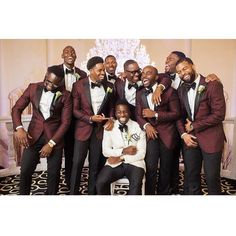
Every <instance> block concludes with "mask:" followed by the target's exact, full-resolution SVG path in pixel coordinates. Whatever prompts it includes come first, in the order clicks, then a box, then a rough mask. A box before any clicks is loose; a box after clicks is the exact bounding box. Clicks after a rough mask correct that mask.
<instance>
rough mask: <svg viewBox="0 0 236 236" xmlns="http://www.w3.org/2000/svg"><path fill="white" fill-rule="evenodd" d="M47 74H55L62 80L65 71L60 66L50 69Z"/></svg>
mask: <svg viewBox="0 0 236 236" xmlns="http://www.w3.org/2000/svg"><path fill="white" fill-rule="evenodd" d="M47 72H48V73H53V74H54V75H56V76H57V77H58V78H60V80H62V79H64V70H63V69H62V68H61V67H60V66H58V65H55V66H50V67H48V69H47Z"/></svg>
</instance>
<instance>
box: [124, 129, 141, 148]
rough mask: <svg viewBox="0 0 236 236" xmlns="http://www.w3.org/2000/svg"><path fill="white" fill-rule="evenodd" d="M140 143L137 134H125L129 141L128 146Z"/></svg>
mask: <svg viewBox="0 0 236 236" xmlns="http://www.w3.org/2000/svg"><path fill="white" fill-rule="evenodd" d="M132 139H133V141H136V142H137V141H138V140H139V139H140V136H139V135H138V134H137V133H134V134H130V133H129V132H128V133H126V134H125V140H126V141H127V143H128V145H129V144H130V143H132V142H133V141H132Z"/></svg>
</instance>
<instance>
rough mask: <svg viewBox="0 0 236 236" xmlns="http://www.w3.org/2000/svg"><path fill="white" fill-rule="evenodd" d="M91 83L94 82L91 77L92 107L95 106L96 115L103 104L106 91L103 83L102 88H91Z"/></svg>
mask: <svg viewBox="0 0 236 236" xmlns="http://www.w3.org/2000/svg"><path fill="white" fill-rule="evenodd" d="M91 83H94V82H93V81H92V80H91V79H90V77H89V88H90V94H91V101H92V107H93V112H94V114H95V115H96V114H97V112H98V111H99V109H100V107H101V105H102V102H103V99H104V97H105V94H106V93H105V90H104V87H103V85H101V86H100V88H99V87H94V88H91Z"/></svg>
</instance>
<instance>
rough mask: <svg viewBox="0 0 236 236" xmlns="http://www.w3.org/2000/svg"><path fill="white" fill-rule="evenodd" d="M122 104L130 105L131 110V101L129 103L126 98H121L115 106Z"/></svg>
mask: <svg viewBox="0 0 236 236" xmlns="http://www.w3.org/2000/svg"><path fill="white" fill-rule="evenodd" d="M120 105H123V106H127V107H128V110H129V111H130V109H129V103H128V102H127V101H126V100H125V99H119V100H117V102H116V105H115V108H116V107H117V106H120Z"/></svg>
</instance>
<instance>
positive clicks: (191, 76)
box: [183, 71, 196, 84]
mask: <svg viewBox="0 0 236 236" xmlns="http://www.w3.org/2000/svg"><path fill="white" fill-rule="evenodd" d="M188 75H189V77H190V78H189V79H188V80H183V81H184V82H185V83H188V84H192V83H193V82H194V80H195V79H196V73H195V71H193V72H192V73H190V74H188Z"/></svg>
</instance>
